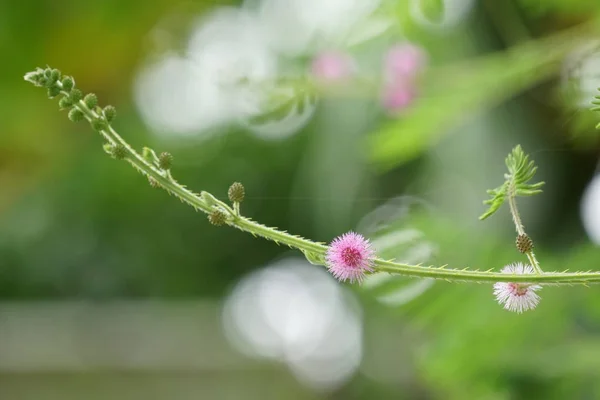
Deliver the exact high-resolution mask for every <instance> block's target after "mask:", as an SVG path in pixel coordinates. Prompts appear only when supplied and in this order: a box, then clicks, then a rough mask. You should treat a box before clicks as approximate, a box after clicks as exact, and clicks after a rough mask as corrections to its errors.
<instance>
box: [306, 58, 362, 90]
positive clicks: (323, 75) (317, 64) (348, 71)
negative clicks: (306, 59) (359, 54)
mask: <svg viewBox="0 0 600 400" xmlns="http://www.w3.org/2000/svg"><path fill="white" fill-rule="evenodd" d="M355 71H356V65H355V62H354V59H353V58H352V57H351V56H350V55H348V54H346V53H343V52H339V51H327V52H323V53H321V54H319V55H317V56H316V57H315V58H314V59H313V61H312V65H311V73H312V74H313V76H315V77H316V78H317V79H320V80H323V81H334V82H335V81H340V80H344V79H347V78H349V77H350V76H352V75H353V74H354V72H355Z"/></svg>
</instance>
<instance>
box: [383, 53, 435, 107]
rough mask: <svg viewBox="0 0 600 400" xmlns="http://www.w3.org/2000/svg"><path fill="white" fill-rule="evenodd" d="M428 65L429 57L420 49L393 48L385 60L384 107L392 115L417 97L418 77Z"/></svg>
mask: <svg viewBox="0 0 600 400" xmlns="http://www.w3.org/2000/svg"><path fill="white" fill-rule="evenodd" d="M426 65H427V55H426V53H425V51H423V50H422V49H421V48H420V47H418V46H416V45H413V44H410V43H402V44H397V45H395V46H392V47H391V48H390V49H389V50H388V51H387V53H386V54H385V56H384V60H383V88H382V92H381V103H382V106H383V107H384V108H385V109H386V110H387V111H388V112H390V113H392V114H397V113H398V112H400V111H402V110H404V109H406V108H407V107H408V106H410V105H411V104H412V103H413V102H414V100H415V98H416V97H417V90H416V80H417V75H418V74H419V72H421V71H422V70H423V69H424V68H425V66H426Z"/></svg>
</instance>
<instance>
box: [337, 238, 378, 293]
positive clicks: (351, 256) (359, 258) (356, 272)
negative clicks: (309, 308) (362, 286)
mask: <svg viewBox="0 0 600 400" xmlns="http://www.w3.org/2000/svg"><path fill="white" fill-rule="evenodd" d="M374 255H375V253H374V251H373V250H372V249H371V244H370V243H369V241H368V240H367V239H365V238H364V237H363V236H362V235H359V234H358V233H354V232H348V233H345V234H343V235H342V236H338V237H337V238H335V239H334V240H333V242H331V244H330V245H329V250H328V251H327V268H328V269H329V272H331V273H332V274H333V276H334V277H336V279H338V280H340V281H342V282H344V281H346V280H349V281H350V282H352V283H353V282H358V283H360V282H362V280H363V279H364V277H365V274H366V272H372V271H373V260H372V258H373V257H374Z"/></svg>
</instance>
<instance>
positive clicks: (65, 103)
mask: <svg viewBox="0 0 600 400" xmlns="http://www.w3.org/2000/svg"><path fill="white" fill-rule="evenodd" d="M72 105H73V102H71V99H70V98H68V97H63V98H62V99H60V100H59V101H58V106H59V107H60V108H61V109H65V108H70V107H71V106H72Z"/></svg>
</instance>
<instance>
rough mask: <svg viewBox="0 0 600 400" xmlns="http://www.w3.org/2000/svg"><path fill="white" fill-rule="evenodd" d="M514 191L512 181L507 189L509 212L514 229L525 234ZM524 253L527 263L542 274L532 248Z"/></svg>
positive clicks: (537, 272) (519, 233)
mask: <svg viewBox="0 0 600 400" xmlns="http://www.w3.org/2000/svg"><path fill="white" fill-rule="evenodd" d="M515 193H516V190H515V187H514V182H513V183H511V186H510V188H509V190H508V205H509V207H510V213H511V214H512V217H513V222H514V223H515V229H516V230H517V234H518V235H526V233H525V227H524V226H523V222H522V221H521V216H520V214H519V209H518V208H517V200H516V195H515ZM525 255H526V256H527V259H528V260H529V263H530V264H531V266H532V267H533V269H534V270H535V273H536V274H543V273H544V271H542V268H541V267H540V263H539V262H538V260H537V259H536V258H535V254H534V253H533V250H529V251H527V252H526V253H525Z"/></svg>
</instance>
